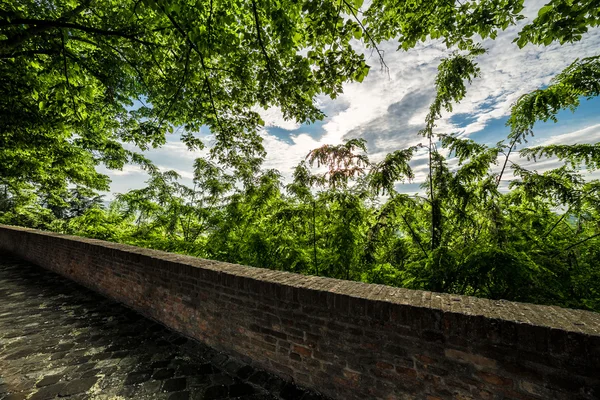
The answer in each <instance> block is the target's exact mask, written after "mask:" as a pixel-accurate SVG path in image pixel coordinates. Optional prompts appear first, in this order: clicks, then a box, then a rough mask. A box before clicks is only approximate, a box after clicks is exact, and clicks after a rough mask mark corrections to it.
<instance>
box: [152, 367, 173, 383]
mask: <svg viewBox="0 0 600 400" xmlns="http://www.w3.org/2000/svg"><path fill="white" fill-rule="evenodd" d="M174 375H175V370H173V369H170V368H165V369H159V370H157V371H156V372H155V373H154V375H152V379H160V380H164V379H168V378H172V377H173V376H174Z"/></svg>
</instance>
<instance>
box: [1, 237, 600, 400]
mask: <svg viewBox="0 0 600 400" xmlns="http://www.w3.org/2000/svg"><path fill="white" fill-rule="evenodd" d="M0 250H5V251H9V252H13V253H15V254H17V255H18V256H19V257H21V258H24V259H26V260H28V261H31V262H33V263H36V264H38V265H41V266H43V267H45V268H48V269H50V270H53V271H55V272H57V273H59V274H62V275H64V276H66V277H68V278H70V279H73V280H74V281H77V282H79V283H81V284H83V285H85V286H87V287H90V288H92V289H94V290H96V291H98V292H100V293H103V294H104V295H106V296H108V297H111V298H113V299H116V300H118V301H120V302H122V303H124V304H126V305H127V306H129V307H131V308H133V309H135V310H137V311H139V312H141V313H142V314H144V315H146V316H148V317H151V318H153V319H155V320H158V321H160V322H162V323H164V324H165V325H167V326H169V327H171V328H172V329H175V330H177V331H179V332H182V333H184V334H186V335H188V336H190V337H194V338H196V339H198V340H200V341H202V342H204V343H206V344H208V345H210V346H212V347H214V348H217V349H219V350H223V351H225V352H229V353H230V354H233V355H235V356H236V357H239V358H241V359H243V360H245V361H248V362H252V363H254V364H256V365H257V366H260V367H262V368H264V369H267V370H269V371H272V372H275V373H277V374H279V375H280V376H282V377H285V378H287V379H290V380H292V379H293V380H294V381H295V382H296V383H298V384H301V385H305V386H308V387H313V388H316V389H318V390H319V391H321V392H323V393H325V394H328V395H330V396H331V397H334V398H338V399H350V400H352V399H366V398H373V399H413V398H414V399H598V398H600V314H597V313H592V312H586V311H577V310H568V309H562V308H559V307H547V306H538V305H532V304H521V303H513V302H506V301H493V300H486V299H478V298H472V297H464V296H456V295H449V294H439V293H431V292H423V291H414V290H407V289H401V288H393V287H387V286H381V285H367V284H362V283H357V282H347V281H339V280H335V279H327V278H320V277H307V276H302V275H296V274H291V273H285V272H279V271H270V270H264V269H257V268H250V267H245V266H240V265H234V264H227V263H221V262H216V261H209V260H202V259H198V258H194V257H188V256H182V255H176V254H169V253H164V252H160V251H154V250H148V249H141V248H137V247H133V246H127V245H121V244H115V243H109V242H103V241H100V240H93V239H85V238H78V237H70V236H64V235H58V234H52V233H46V232H40V231H35V230H29V229H24V228H16V227H9V226H0ZM292 395H293V394H292ZM291 398H293V397H291Z"/></svg>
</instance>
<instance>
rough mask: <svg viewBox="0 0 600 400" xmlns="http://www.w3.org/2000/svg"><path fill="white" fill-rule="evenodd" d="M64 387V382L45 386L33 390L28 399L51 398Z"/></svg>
mask: <svg viewBox="0 0 600 400" xmlns="http://www.w3.org/2000/svg"><path fill="white" fill-rule="evenodd" d="M64 387H65V384H64V383H56V384H54V385H49V386H45V387H43V388H41V389H39V390H38V391H37V392H35V393H34V394H33V395H32V396H31V397H30V398H29V400H48V399H53V398H55V397H56V396H58V394H59V393H60V391H61V390H63V388H64Z"/></svg>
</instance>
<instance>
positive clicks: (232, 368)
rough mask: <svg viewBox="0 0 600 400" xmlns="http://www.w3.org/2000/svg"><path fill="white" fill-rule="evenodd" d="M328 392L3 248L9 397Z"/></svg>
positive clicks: (3, 377)
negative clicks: (257, 365)
mask: <svg viewBox="0 0 600 400" xmlns="http://www.w3.org/2000/svg"><path fill="white" fill-rule="evenodd" d="M55 398H66V399H106V400H108V399H115V400H116V399H168V400H187V399H205V400H210V399H240V400H241V399H249V400H250V399H252V400H259V399H285V400H295V399H302V400H313V399H315V400H316V399H322V400H324V399H325V398H324V397H321V396H319V395H316V394H314V393H311V392H307V391H303V390H301V389H299V388H297V387H296V386H294V385H293V384H290V383H285V382H284V381H282V380H281V379H279V378H277V377H275V376H273V375H270V374H268V373H266V372H263V371H259V370H255V369H254V368H252V367H251V366H248V365H245V364H243V363H241V362H239V361H237V360H235V359H232V358H229V357H227V356H226V355H224V354H223V353H220V352H217V351H215V350H213V349H210V348H208V347H206V346H203V345H201V344H199V343H197V342H195V341H192V340H189V339H187V338H185V337H183V336H181V335H179V334H177V333H174V332H173V331H171V330H169V329H167V328H165V327H164V326H162V325H160V324H157V323H155V322H153V321H150V320H148V319H146V318H144V317H142V316H140V315H139V314H137V313H135V312H133V311H131V310H129V309H127V308H125V307H123V306H121V305H119V304H118V303H115V302H114V301H111V300H108V299H106V298H105V297H102V296H100V295H98V294H96V293H94V292H92V291H90V290H88V289H86V288H83V287H82V286H80V285H78V284H76V283H74V282H72V281H69V280H67V279H65V278H63V277H61V276H59V275H57V274H54V273H52V272H49V271H47V270H44V269H42V268H40V267H37V266H35V265H32V264H29V263H26V262H24V261H21V260H18V259H16V258H13V257H10V256H6V255H2V254H0V399H3V400H20V399H31V400H46V399H55Z"/></svg>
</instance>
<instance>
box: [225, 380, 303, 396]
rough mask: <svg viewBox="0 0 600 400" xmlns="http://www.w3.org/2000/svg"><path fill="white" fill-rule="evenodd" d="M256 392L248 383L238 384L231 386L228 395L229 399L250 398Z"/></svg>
mask: <svg viewBox="0 0 600 400" xmlns="http://www.w3.org/2000/svg"><path fill="white" fill-rule="evenodd" d="M254 391H255V390H254V388H253V387H252V386H250V385H249V384H247V383H236V384H233V385H231V386H229V393H228V395H229V397H240V396H249V395H251V394H254ZM303 394H304V393H303Z"/></svg>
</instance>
